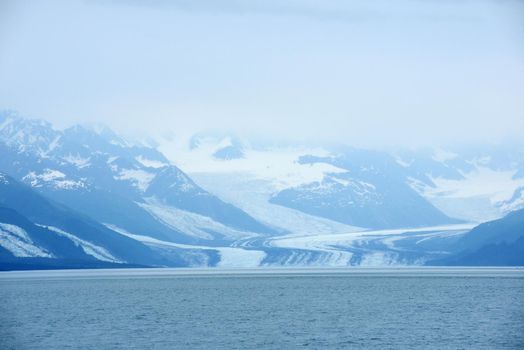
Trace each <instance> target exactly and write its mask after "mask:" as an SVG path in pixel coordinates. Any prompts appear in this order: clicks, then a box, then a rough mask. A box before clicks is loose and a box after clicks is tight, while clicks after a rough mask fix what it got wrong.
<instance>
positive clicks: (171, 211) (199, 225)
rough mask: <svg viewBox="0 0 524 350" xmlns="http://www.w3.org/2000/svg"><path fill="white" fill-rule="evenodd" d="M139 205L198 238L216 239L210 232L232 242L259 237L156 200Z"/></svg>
mask: <svg viewBox="0 0 524 350" xmlns="http://www.w3.org/2000/svg"><path fill="white" fill-rule="evenodd" d="M137 204H138V205H140V206H141V207H142V208H144V209H145V210H147V211H148V212H149V213H151V215H153V216H154V217H156V218H157V219H158V220H160V221H162V222H163V223H165V224H166V225H168V226H170V227H172V228H173V229H175V230H177V231H180V232H182V233H184V234H187V235H189V236H193V237H196V238H200V239H206V240H212V239H214V238H213V235H212V234H210V233H209V232H215V233H217V234H219V235H222V236H223V237H224V238H227V239H230V240H236V239H243V238H251V237H255V236H257V235H258V234H256V233H253V232H247V231H240V230H235V229H233V228H231V227H228V226H225V225H223V224H221V223H219V222H216V221H214V220H213V219H211V218H209V217H207V216H203V215H199V214H196V213H191V212H188V211H185V210H181V209H178V208H174V207H171V206H168V205H165V204H163V203H162V202H160V201H158V200H156V199H155V198H149V199H147V203H137Z"/></svg>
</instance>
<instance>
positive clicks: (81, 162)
mask: <svg viewBox="0 0 524 350" xmlns="http://www.w3.org/2000/svg"><path fill="white" fill-rule="evenodd" d="M63 159H64V160H65V161H66V162H68V163H71V164H73V165H75V166H76V167H77V168H78V169H82V168H85V167H88V166H89V165H90V163H89V161H90V160H91V158H83V157H81V156H79V155H78V154H77V155H74V156H73V155H72V154H69V155H67V157H64V158H63Z"/></svg>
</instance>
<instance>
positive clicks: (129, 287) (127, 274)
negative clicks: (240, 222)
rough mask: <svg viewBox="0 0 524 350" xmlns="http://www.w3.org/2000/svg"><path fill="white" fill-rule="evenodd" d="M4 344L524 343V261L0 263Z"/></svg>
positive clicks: (481, 345) (287, 346)
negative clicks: (59, 266)
mask: <svg viewBox="0 0 524 350" xmlns="http://www.w3.org/2000/svg"><path fill="white" fill-rule="evenodd" d="M0 300H1V303H0V305H1V306H0V348H1V349H302V348H303V349H524V270H520V269H313V270H307V269H260V270H259V269H253V270H198V269H197V270H192V269H180V270H174V269H143V270H142V269H140V270H84V271H82V270H76V271H41V272H3V273H0Z"/></svg>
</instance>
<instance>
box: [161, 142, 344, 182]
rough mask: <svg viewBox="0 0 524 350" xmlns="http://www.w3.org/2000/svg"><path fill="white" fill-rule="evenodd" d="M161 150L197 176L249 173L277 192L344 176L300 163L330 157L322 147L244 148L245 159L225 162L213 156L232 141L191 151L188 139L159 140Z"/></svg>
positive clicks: (328, 167)
mask: <svg viewBox="0 0 524 350" xmlns="http://www.w3.org/2000/svg"><path fill="white" fill-rule="evenodd" d="M158 143H159V145H160V146H159V149H160V151H161V152H163V153H164V154H165V155H166V156H167V157H168V158H169V159H170V160H171V161H172V162H173V163H175V164H176V165H177V166H179V167H180V168H181V169H184V171H185V172H187V173H189V174H191V175H193V174H195V173H215V174H224V173H246V174H248V175H251V176H254V177H256V178H258V179H262V180H266V181H271V182H272V184H273V187H274V190H275V191H278V190H282V189H284V188H288V187H294V186H299V185H301V184H305V183H311V182H315V181H321V180H322V179H323V177H324V175H325V174H327V173H343V172H347V170H345V169H340V168H338V167H335V166H333V165H330V164H327V163H315V164H300V163H299V162H298V160H299V158H300V157H301V156H303V155H314V156H319V157H322V156H328V155H329V153H328V152H327V151H326V150H324V149H322V148H310V147H282V148H267V149H263V150H260V149H253V148H250V147H247V146H246V147H244V149H243V152H244V158H239V159H231V160H228V161H227V162H224V161H223V160H221V159H216V158H214V157H213V153H214V152H215V151H216V150H218V149H220V148H223V147H224V146H227V145H230V144H231V139H230V138H224V139H222V140H219V141H213V139H205V138H204V139H203V140H202V142H201V143H200V144H199V146H198V147H197V148H194V149H192V150H191V149H189V146H188V141H187V139H184V138H172V139H166V138H162V139H159V140H158Z"/></svg>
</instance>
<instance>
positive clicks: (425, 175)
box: [0, 111, 524, 269]
mask: <svg viewBox="0 0 524 350" xmlns="http://www.w3.org/2000/svg"><path fill="white" fill-rule="evenodd" d="M0 154H1V155H2V156H1V157H0V172H1V174H2V175H1V181H0V193H1V198H0V207H1V208H0V209H1V210H0V222H1V226H0V230H1V231H0V232H1V234H0V249H1V254H0V259H1V266H3V268H6V269H9V268H57V267H108V266H109V267H111V266H235V267H242V266H350V265H372V266H383V265H413V264H415V265H422V264H428V263H432V262H437V263H439V264H442V263H445V264H447V263H449V264H453V263H456V262H457V261H461V262H463V263H466V264H472V265H475V264H477V263H482V264H485V263H486V262H489V261H490V258H489V256H490V254H489V252H490V251H495V250H496V249H495V250H493V249H491V250H490V249H488V248H486V247H490V246H492V245H493V244H495V245H497V244H498V245H500V244H505V245H506V246H508V247H510V248H508V249H513V248H511V247H512V244H513V243H514V242H517V243H515V244H517V245H518V244H520V243H518V242H521V240H522V239H521V237H523V236H524V228H523V227H522V222H521V221H518V220H516V221H515V220H514V221H515V222H516V223H515V224H514V225H512V226H511V227H510V229H508V228H507V227H506V226H504V227H506V228H505V229H502V228H501V229H500V232H499V229H498V228H497V227H498V226H499V225H503V224H501V223H500V221H494V223H493V224H490V225H491V226H493V228H492V229H491V230H492V232H493V233H491V234H490V235H488V238H485V237H484V236H485V235H483V236H482V237H483V238H482V239H481V238H478V239H477V236H478V237H480V236H481V234H478V233H477V232H479V229H474V230H472V231H470V229H471V228H473V227H474V226H476V225H478V224H479V223H482V222H485V221H490V220H495V219H499V218H501V217H504V216H506V215H508V214H510V215H508V218H510V217H511V218H514V217H520V216H522V215H524V214H522V213H523V212H522V211H518V210H519V209H522V208H524V151H523V148H508V147H503V146H486V145H483V146H479V147H469V148H463V149H445V150H444V149H440V148H438V149H429V148H426V149H421V150H412V149H411V150H399V149H396V150H395V151H391V152H386V151H378V150H367V149H359V148H353V147H350V146H345V145H334V144H329V145H319V144H315V145H312V144H310V145H308V144H306V143H300V144H299V143H293V142H290V143H289V144H286V145H279V144H275V143H264V142H256V141H250V140H249V139H245V138H242V137H239V136H237V135H232V134H224V133H198V134H194V135H193V136H191V137H190V138H189V139H181V138H177V137H157V136H155V135H151V137H149V138H148V139H147V140H146V141H136V140H130V139H129V138H126V137H124V136H121V135H118V134H117V133H115V132H114V131H112V130H110V129H109V128H107V127H101V126H96V127H95V126H81V125H75V126H72V127H69V128H67V129H63V130H60V129H56V128H54V127H53V126H52V125H51V124H50V123H48V122H45V121H42V120H34V119H25V118H22V117H20V116H19V115H18V114H17V113H15V112H11V111H4V112H2V113H1V114H0ZM508 220H509V219H508ZM480 227H482V226H480ZM508 230H509V231H508ZM480 231H482V230H480ZM482 232H484V231H482ZM519 239H520V241H519ZM515 249H517V251H518V249H520V248H515ZM480 250H482V251H483V252H488V253H485V254H483V255H482V256H483V260H478V259H477V260H475V258H474V257H475V254H477V253H475V252H477V251H480ZM465 252H468V253H467V254H468V255H467V256H468V258H464V257H465V256H466V255H465V254H466V253H465ZM457 254H460V255H457ZM486 254H487V255H486ZM494 254H495V253H494ZM496 254H498V258H496V259H498V260H496V261H497V264H502V265H503V264H516V262H517V261H518V259H509V260H507V261H505V260H504V259H501V258H500V249H499V250H497V253H496ZM513 255H515V254H513ZM455 256H457V258H454V257H455ZM460 257H461V258H460ZM459 258H460V259H461V260H460V259H459ZM494 261H495V260H494Z"/></svg>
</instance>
